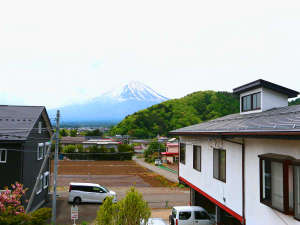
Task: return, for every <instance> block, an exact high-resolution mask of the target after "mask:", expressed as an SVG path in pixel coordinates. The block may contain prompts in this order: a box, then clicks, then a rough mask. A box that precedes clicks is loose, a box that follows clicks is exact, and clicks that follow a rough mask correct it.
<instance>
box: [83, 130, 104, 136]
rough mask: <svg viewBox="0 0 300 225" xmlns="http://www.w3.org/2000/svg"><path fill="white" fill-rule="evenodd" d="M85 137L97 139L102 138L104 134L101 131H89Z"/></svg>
mask: <svg viewBox="0 0 300 225" xmlns="http://www.w3.org/2000/svg"><path fill="white" fill-rule="evenodd" d="M84 135H85V136H97V137H102V135H103V132H101V131H100V130H99V129H95V130H88V131H86V132H85V134H84Z"/></svg>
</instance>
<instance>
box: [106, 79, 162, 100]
mask: <svg viewBox="0 0 300 225" xmlns="http://www.w3.org/2000/svg"><path fill="white" fill-rule="evenodd" d="M100 98H109V99H114V100H117V101H125V100H137V101H166V100H168V99H167V98H166V97H164V96H162V95H160V94H158V93H157V92H156V91H154V90H153V89H152V88H150V87H149V86H147V85H145V84H143V83H141V82H138V81H131V82H130V83H128V84H125V85H123V86H121V87H120V88H116V89H114V90H111V91H109V92H106V93H104V94H103V95H102V96H101V97H100Z"/></svg>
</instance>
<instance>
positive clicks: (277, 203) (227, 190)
mask: <svg viewBox="0 0 300 225" xmlns="http://www.w3.org/2000/svg"><path fill="white" fill-rule="evenodd" d="M233 92H234V93H235V94H237V95H239V96H240V113H237V114H232V115H228V116H224V117H222V118H218V119H215V120H211V121H208V122H203V123H200V124H197V125H193V126H189V127H184V128H181V129H177V130H174V131H172V132H171V134H173V135H178V136H180V152H179V155H180V157H179V162H180V163H179V180H180V181H181V182H184V183H185V184H187V185H188V186H189V187H190V190H191V196H190V201H191V204H192V205H199V206H202V207H204V208H206V209H207V210H208V211H209V212H210V213H215V215H216V220H217V223H218V224H231V225H235V224H249V225H266V224H272V225H282V224H295V225H296V224H299V221H300V160H299V159H300V105H296V106H288V98H293V97H297V95H298V94H299V93H298V92H297V91H294V90H291V89H288V88H285V87H282V86H280V85H277V84H274V83H271V82H268V81H265V80H257V81H254V82H251V83H248V84H245V85H243V86H240V87H238V88H235V89H234V90H233Z"/></svg>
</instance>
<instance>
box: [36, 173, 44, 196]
mask: <svg viewBox="0 0 300 225" xmlns="http://www.w3.org/2000/svg"><path fill="white" fill-rule="evenodd" d="M42 190H43V175H41V176H40V179H39V183H38V186H37V191H36V194H37V195H38V194H39V193H41V192H42Z"/></svg>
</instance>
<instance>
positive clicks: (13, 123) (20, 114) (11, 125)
mask: <svg viewBox="0 0 300 225" xmlns="http://www.w3.org/2000/svg"><path fill="white" fill-rule="evenodd" d="M42 113H44V115H45V116H46V120H48V121H47V122H46V124H47V123H48V125H49V123H50V121H49V118H48V115H47V113H46V109H45V107H44V106H11V105H0V141H1V140H8V141H11V140H14V141H15V140H20V141H22V140H26V139H27V138H28V135H29V134H30V132H31V130H32V128H33V126H34V125H35V123H36V122H37V120H38V119H39V117H40V115H41V114H42ZM49 126H51V125H49Z"/></svg>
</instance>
